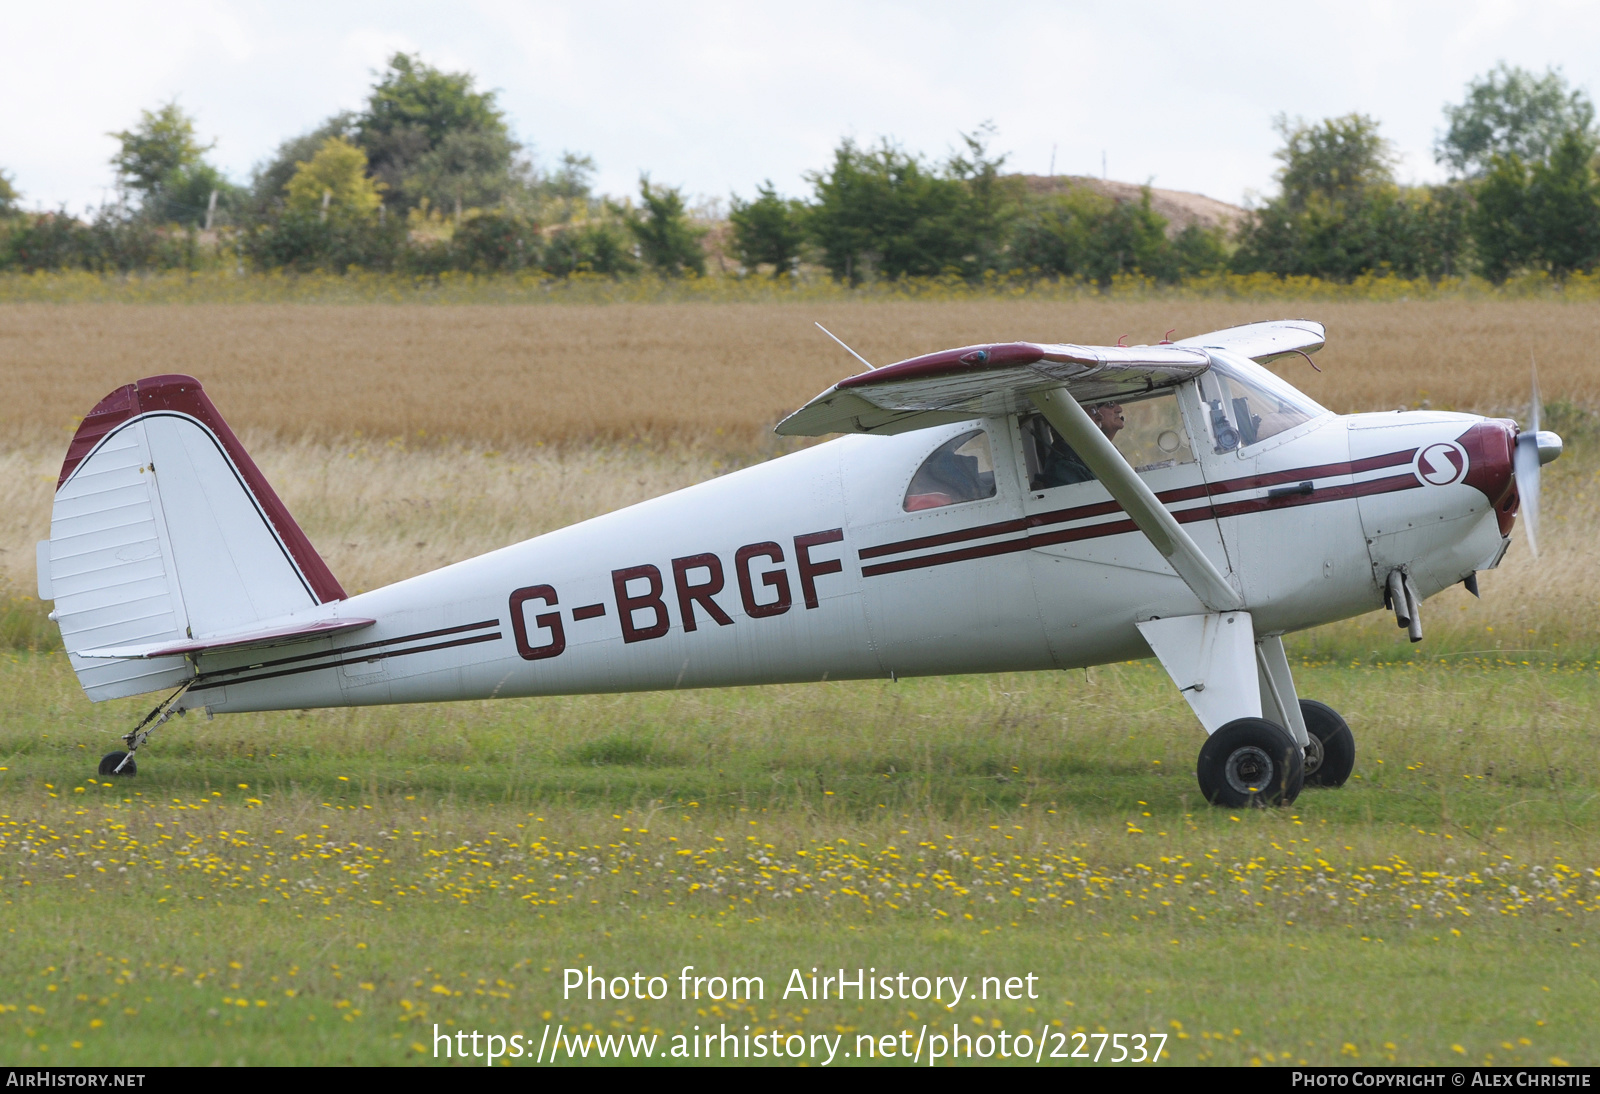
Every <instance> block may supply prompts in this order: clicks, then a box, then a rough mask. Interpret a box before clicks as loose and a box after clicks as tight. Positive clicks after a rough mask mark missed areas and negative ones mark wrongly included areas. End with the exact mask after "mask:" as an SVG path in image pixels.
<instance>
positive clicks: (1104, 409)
mask: <svg viewBox="0 0 1600 1094" xmlns="http://www.w3.org/2000/svg"><path fill="white" fill-rule="evenodd" d="M1089 417H1091V418H1093V419H1094V424H1095V425H1097V426H1099V427H1100V432H1102V433H1104V434H1105V435H1106V439H1107V440H1110V441H1114V440H1116V439H1117V434H1118V433H1120V432H1121V431H1122V427H1123V426H1124V425H1125V424H1126V423H1125V422H1124V421H1123V420H1122V404H1121V403H1101V404H1100V405H1099V406H1097V407H1095V408H1094V409H1093V410H1091V411H1089Z"/></svg>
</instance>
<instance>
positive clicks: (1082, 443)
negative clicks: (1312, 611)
mask: <svg viewBox="0 0 1600 1094" xmlns="http://www.w3.org/2000/svg"><path fill="white" fill-rule="evenodd" d="M1032 399H1033V404H1034V405H1035V406H1037V407H1038V408H1039V412H1040V413H1041V414H1043V415H1044V416H1045V420H1046V421H1048V422H1049V423H1050V424H1051V425H1053V426H1055V429H1056V432H1057V433H1060V434H1061V436H1062V438H1063V439H1065V440H1066V442H1067V443H1068V444H1070V445H1071V446H1072V450H1073V451H1074V452H1076V453H1077V454H1078V455H1079V456H1081V457H1082V458H1083V462H1084V463H1085V464H1087V465H1088V467H1089V470H1091V471H1093V472H1094V473H1095V477H1096V478H1098V479H1099V480H1100V484H1101V485H1102V486H1104V487H1105V488H1106V489H1107V490H1109V491H1110V492H1111V496H1112V498H1114V499H1115V500H1116V502H1117V504H1118V505H1120V506H1122V508H1123V511H1124V512H1126V513H1127V514H1128V516H1129V517H1131V518H1132V519H1133V523H1134V524H1136V525H1138V526H1139V531H1141V532H1143V533H1144V534H1145V538H1146V539H1148V540H1149V541H1150V543H1151V545H1152V546H1153V547H1155V549H1156V550H1157V551H1159V552H1160V553H1161V557H1162V558H1164V559H1166V560H1167V562H1168V563H1170V564H1171V566H1172V568H1173V569H1174V570H1176V571H1177V572H1178V576H1179V577H1181V578H1183V581H1184V584H1186V585H1188V586H1189V588H1190V589H1192V590H1193V591H1194V595H1195V596H1197V597H1199V598H1200V603H1202V604H1204V605H1205V606H1206V607H1207V608H1209V609H1210V610H1211V611H1214V612H1232V611H1238V610H1239V609H1241V608H1243V607H1244V599H1243V598H1242V597H1241V596H1240V595H1239V594H1238V592H1237V591H1236V590H1235V589H1234V588H1233V586H1231V585H1229V584H1228V582H1227V580H1226V579H1225V578H1224V577H1223V576H1222V574H1221V573H1219V572H1218V571H1217V568H1216V567H1215V566H1213V565H1212V564H1211V560H1210V559H1209V558H1207V557H1206V556H1205V555H1204V553H1202V552H1201V550H1200V548H1199V546H1197V545H1196V544H1195V541H1194V540H1193V539H1191V538H1189V533H1188V532H1185V531H1184V530H1183V526H1182V525H1181V524H1179V523H1178V522H1177V520H1176V519H1174V518H1173V516H1172V514H1171V513H1169V512H1167V507H1166V506H1164V505H1162V504H1161V502H1159V501H1157V500H1156V496H1155V494H1154V493H1153V492H1152V491H1151V489H1150V488H1149V487H1148V486H1146V485H1145V482H1144V480H1143V479H1141V478H1140V477H1139V476H1138V475H1137V474H1135V473H1134V470H1133V468H1132V467H1131V466H1129V464H1128V461H1127V460H1125V459H1123V458H1122V453H1120V452H1118V451H1117V449H1116V447H1115V446H1114V445H1113V444H1112V443H1111V441H1110V440H1109V439H1108V438H1107V437H1106V435H1105V434H1104V433H1102V432H1100V427H1099V426H1097V425H1095V424H1094V421H1093V420H1092V419H1091V418H1090V417H1089V414H1088V412H1087V411H1085V410H1084V409H1083V407H1081V406H1079V405H1078V401H1077V400H1076V399H1074V398H1073V397H1072V396H1071V395H1070V394H1069V393H1068V392H1067V389H1066V388H1065V387H1058V388H1052V389H1051V390H1049V391H1045V392H1041V393H1039V394H1037V395H1034V396H1032Z"/></svg>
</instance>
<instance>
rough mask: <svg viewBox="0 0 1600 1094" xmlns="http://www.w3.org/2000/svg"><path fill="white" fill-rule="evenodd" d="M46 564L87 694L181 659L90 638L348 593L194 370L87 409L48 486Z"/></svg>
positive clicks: (137, 682) (167, 632) (110, 691)
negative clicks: (114, 653)
mask: <svg viewBox="0 0 1600 1094" xmlns="http://www.w3.org/2000/svg"><path fill="white" fill-rule="evenodd" d="M40 565H41V568H43V567H44V566H48V579H49V580H48V582H46V581H45V576H46V575H45V574H44V573H43V572H41V575H40V587H41V590H43V589H44V588H45V587H46V586H47V585H48V588H49V590H50V592H51V594H52V596H53V599H54V600H55V611H54V612H52V613H51V615H52V618H54V619H55V620H56V622H57V623H58V624H59V625H60V627H61V637H62V641H63V643H64V644H65V646H66V648H67V652H68V653H69V654H71V655H73V656H72V663H73V668H74V669H76V670H77V673H78V679H79V681H80V682H81V683H82V684H83V687H84V690H85V691H86V692H87V693H88V695H89V697H90V698H91V699H95V700H100V699H113V698H118V697H121V696H124V695H137V694H140V693H141V692H146V691H155V690H157V689H160V688H166V687H175V686H177V685H178V684H181V683H182V682H183V681H184V680H187V679H189V677H190V676H192V675H193V669H192V667H191V665H190V664H189V662H188V661H187V660H185V659H184V658H183V657H156V658H150V659H106V658H84V657H80V656H78V654H79V653H81V652H83V651H86V650H94V649H102V648H105V647H109V646H128V645H140V644H148V643H154V642H162V641H167V640H174V641H176V640H182V639H186V638H189V639H198V638H204V637H206V636H207V635H214V634H224V633H228V632H233V631H238V630H240V629H242V628H246V627H249V626H250V625H252V624H254V623H258V622H260V621H263V620H268V619H276V618H278V617H281V616H285V615H290V614H292V613H296V612H301V611H305V610H307V609H310V608H314V607H316V606H317V605H318V604H323V603H327V602H329V601H333V600H343V599H344V598H345V593H344V590H343V589H342V588H340V587H339V583H338V581H336V580H335V579H334V576H333V574H332V573H331V572H329V570H328V567H327V565H326V563H324V562H323V561H322V558H321V556H319V555H318V554H317V552H316V550H315V549H314V548H313V547H312V546H311V543H310V541H309V540H308V539H306V536H305V533H304V532H302V531H301V530H300V527H299V525H297V524H296V523H295V521H294V518H293V517H291V516H290V515H289V511H288V510H287V509H286V508H284V505H283V502H281V501H280V500H279V499H278V495H277V494H276V493H274V492H273V490H272V487H271V486H269V485H268V484H267V480H266V478H265V477H264V476H262V474H261V471H260V469H259V468H257V467H256V465H255V462H254V461H253V460H251V458H250V456H249V454H248V453H246V452H245V450H244V447H243V446H242V445H241V444H240V443H239V439H238V438H237V437H236V436H234V433H233V430H231V429H229V428H228V424H227V423H226V422H224V421H223V420H222V416H221V415H220V414H218V413H217V408H216V407H215V406H213V405H212V403H211V400H210V399H209V398H207V397H206V394H205V392H204V391H203V390H202V389H201V387H200V383H199V381H197V380H195V379H194V378H192V377H189V376H153V377H150V378H148V379H144V380H140V381H138V382H137V383H133V384H129V385H128V386H127V387H123V388H119V389H118V390H116V391H114V392H112V393H111V394H110V395H108V396H106V397H105V398H104V399H102V400H101V401H100V402H99V404H98V405H96V406H95V408H94V409H93V410H92V411H91V412H90V413H89V415H88V417H86V418H84V420H83V423H82V424H81V425H80V426H79V427H78V432H77V435H76V436H74V437H73V439H72V444H71V446H70V447H69V448H68V450H67V458H66V462H65V463H64V464H63V465H62V468H61V478H60V480H59V481H58V483H57V486H56V498H55V507H54V509H53V511H52V513H51V520H50V540H49V544H48V550H46V549H45V548H43V547H42V548H41V550H40Z"/></svg>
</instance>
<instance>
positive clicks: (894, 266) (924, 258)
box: [807, 139, 977, 285]
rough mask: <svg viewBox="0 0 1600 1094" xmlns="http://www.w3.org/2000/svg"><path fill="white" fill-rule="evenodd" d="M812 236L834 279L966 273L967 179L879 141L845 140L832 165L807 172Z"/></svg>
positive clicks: (970, 246)
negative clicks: (864, 145) (869, 143)
mask: <svg viewBox="0 0 1600 1094" xmlns="http://www.w3.org/2000/svg"><path fill="white" fill-rule="evenodd" d="M809 178H810V181H811V184H812V187H813V191H814V196H813V200H812V203H811V207H810V212H809V215H808V217H807V221H808V227H809V229H810V234H811V238H812V239H813V240H814V241H815V242H816V244H817V246H818V247H819V248H820V249H821V251H822V257H823V262H824V264H825V265H826V266H827V267H828V270H829V272H830V273H831V274H832V275H833V276H834V278H836V279H837V280H841V281H846V282H849V283H850V284H852V285H855V284H859V283H860V282H861V281H862V280H863V279H864V278H865V277H866V276H868V275H869V274H870V273H872V272H876V273H878V274H880V275H882V276H884V277H890V278H897V277H906V276H910V277H927V276H935V275H938V274H943V273H947V272H955V273H961V274H969V273H971V272H973V271H974V267H975V266H976V264H977V259H976V255H975V254H974V250H975V247H974V245H975V243H976V242H977V240H976V239H975V238H974V233H973V231H972V225H971V221H970V219H969V217H968V213H969V193H968V189H967V184H966V182H965V181H964V180H963V179H961V178H953V177H950V176H949V175H947V174H944V173H941V172H939V171H937V170H934V169H930V168H929V167H928V166H927V165H926V164H925V163H924V162H923V160H922V158H921V157H920V156H913V155H910V154H909V153H907V152H905V151H904V150H902V149H901V148H899V147H897V146H896V145H893V144H891V143H889V142H888V141H884V142H883V143H881V144H880V145H879V146H878V147H876V148H873V149H863V148H859V147H857V146H856V144H855V142H854V141H851V140H848V139H847V140H844V141H842V142H840V145H839V147H838V148H837V149H835V151H834V160H833V168H832V170H830V171H826V172H814V173H812V174H811V175H810V176H809Z"/></svg>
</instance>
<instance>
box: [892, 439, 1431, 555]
mask: <svg viewBox="0 0 1600 1094" xmlns="http://www.w3.org/2000/svg"><path fill="white" fill-rule="evenodd" d="M1415 451H1416V450H1415V449H1413V450H1412V452H1413V453H1415ZM1382 458H1389V457H1382ZM1396 462H1399V461H1396ZM1408 462H1409V461H1408ZM1380 466H1394V464H1392V463H1391V464H1388V465H1380ZM1301 474H1304V472H1301ZM1260 477H1262V478H1266V477H1267V476H1260ZM1288 481H1293V477H1291V478H1290V479H1289V480H1288ZM1421 485H1422V483H1421V482H1420V481H1418V479H1417V477H1416V476H1415V475H1409V474H1407V475H1391V476H1389V477H1388V478H1382V479H1370V480H1368V481H1366V482H1357V483H1350V484H1348V485H1345V486H1325V487H1322V488H1321V489H1318V490H1316V491H1313V492H1312V493H1310V494H1288V495H1285V496H1284V497H1281V498H1250V499H1248V500H1243V501H1235V502H1226V503H1224V504H1222V505H1218V506H1215V507H1212V506H1197V507H1195V508H1193V509H1180V510H1178V511H1177V512H1175V513H1173V514H1172V516H1173V519H1175V520H1176V521H1177V522H1178V523H1179V524H1193V523H1195V522H1196V521H1202V520H1209V519H1210V518H1211V517H1213V516H1215V517H1217V518H1219V519H1221V518H1223V517H1237V516H1244V515H1246V514H1249V513H1265V512H1270V511H1271V510H1274V509H1289V508H1293V507H1295V506H1300V505H1321V504H1322V503H1324V502H1331V501H1345V500H1348V499H1350V498H1360V497H1367V496H1370V495H1373V494H1389V493H1393V492H1395V491H1397V490H1413V489H1415V488H1417V487H1419V486H1421ZM1157 496H1158V497H1164V495H1157ZM1082 508H1084V509H1090V508H1097V507H1095V506H1082ZM1111 509H1112V510H1115V511H1120V510H1119V509H1118V507H1117V506H1116V505H1115V504H1111ZM1067 511H1070V510H1063V512H1067ZM1086 515H1089V514H1086ZM1138 530H1139V526H1138V525H1136V524H1135V523H1134V522H1133V521H1132V520H1128V519H1124V520H1109V521H1103V522H1101V523H1099V524H1087V525H1084V526H1083V527H1081V528H1064V529H1062V530H1060V531H1057V532H1046V533H1043V534H1037V533H1036V534H1031V535H1027V536H1023V537H1019V538H1015V539H1007V540H1001V541H1000V542H998V543H986V544H983V545H981V546H977V547H967V548H964V549H962V550H959V551H945V552H943V553H941V554H936V555H921V556H918V557H917V558H902V559H897V560H895V561H894V562H880V563H877V564H876V565H872V566H863V567H862V568H861V576H862V577H878V576H881V575H883V574H896V573H904V572H905V571H907V570H920V569H924V568H926V567H930V566H944V565H948V564H949V563H952V562H966V561H969V560H971V559H975V558H990V557H993V556H994V555H1005V554H1013V553H1015V552H1017V551H1028V550H1032V549H1034V548H1036V547H1049V546H1053V545H1055V544H1058V543H1075V542H1078V541H1081V540H1086V539H1101V538H1104V537H1106V536H1120V535H1126V534H1128V533H1130V532H1136V531H1138Z"/></svg>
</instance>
